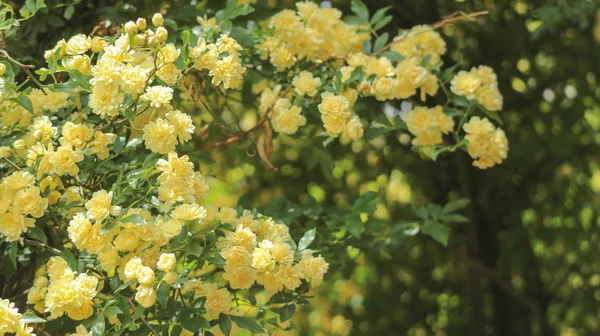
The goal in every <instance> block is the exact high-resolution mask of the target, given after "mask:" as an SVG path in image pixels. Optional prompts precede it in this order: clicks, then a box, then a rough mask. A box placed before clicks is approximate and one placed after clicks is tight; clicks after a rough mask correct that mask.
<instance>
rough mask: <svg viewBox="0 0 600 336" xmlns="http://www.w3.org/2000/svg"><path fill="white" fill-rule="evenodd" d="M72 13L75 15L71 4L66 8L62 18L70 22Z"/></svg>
mask: <svg viewBox="0 0 600 336" xmlns="http://www.w3.org/2000/svg"><path fill="white" fill-rule="evenodd" d="M74 13H75V6H73V5H72V4H71V5H69V6H68V7H67V9H65V13H64V14H63V17H64V18H65V19H67V20H71V18H72V17H73V14H74Z"/></svg>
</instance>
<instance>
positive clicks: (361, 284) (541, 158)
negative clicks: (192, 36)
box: [7, 0, 600, 336]
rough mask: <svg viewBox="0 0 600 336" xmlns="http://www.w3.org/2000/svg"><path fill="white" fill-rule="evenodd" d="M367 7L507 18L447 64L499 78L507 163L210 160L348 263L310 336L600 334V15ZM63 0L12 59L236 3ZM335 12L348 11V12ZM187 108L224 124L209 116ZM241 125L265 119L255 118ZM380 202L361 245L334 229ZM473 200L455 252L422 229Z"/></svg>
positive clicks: (578, 4) (391, 157)
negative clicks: (421, 223) (427, 219)
mask: <svg viewBox="0 0 600 336" xmlns="http://www.w3.org/2000/svg"><path fill="white" fill-rule="evenodd" d="M9 2H10V1H9ZM17 2H18V1H15V6H16V8H19V7H20V4H18V3H17ZM365 2H366V3H367V5H368V7H369V8H370V11H371V13H374V12H375V11H376V10H377V9H379V8H382V7H385V6H392V7H391V10H390V14H391V15H393V17H394V19H393V20H392V21H391V23H390V24H389V25H388V26H387V29H388V30H389V32H390V33H391V34H392V35H395V34H396V33H397V31H398V29H405V28H410V27H412V26H414V25H417V24H430V23H434V22H436V21H439V20H440V19H442V18H443V17H444V16H447V15H449V14H451V13H453V12H455V11H464V12H475V11H482V10H488V11H489V12H490V14H489V15H487V16H486V17H484V18H483V19H481V20H480V21H479V22H463V23H458V24H455V25H450V26H446V27H445V28H444V29H443V36H444V37H445V38H446V41H447V43H448V50H450V51H451V52H450V53H449V54H447V55H446V57H447V61H448V63H453V62H458V63H459V64H460V67H461V68H463V69H465V70H468V69H469V68H470V67H472V66H476V65H479V64H486V65H489V66H491V67H492V68H494V69H495V70H496V72H497V73H498V77H499V81H500V87H501V91H502V92H503V94H504V100H505V108H504V111H503V112H501V116H502V118H503V120H504V126H503V127H504V128H505V130H506V132H507V136H508V139H509V143H510V151H509V157H508V159H507V160H506V161H505V162H504V163H503V164H502V165H500V166H498V167H494V168H493V169H489V170H486V171H480V170H478V169H477V168H474V167H472V166H471V165H470V159H469V157H468V155H467V154H466V153H454V154H451V155H444V156H441V157H440V158H439V159H438V161H436V162H431V161H427V160H422V159H421V158H419V157H418V154H417V153H415V152H412V151H411V150H410V144H409V143H410V137H409V135H408V134H401V133H389V134H387V135H386V136H384V137H380V138H378V139H375V140H373V141H364V142H356V143H354V144H352V145H343V144H340V143H337V142H335V143H332V144H330V145H329V146H328V147H327V148H323V145H322V144H321V143H322V142H323V140H324V139H322V138H316V139H315V138H311V137H308V136H306V137H295V138H291V137H286V136H279V137H278V139H277V141H276V143H275V145H276V148H275V151H274V156H273V157H272V162H273V164H274V165H275V166H276V167H277V170H276V171H272V170H269V169H268V168H267V167H266V166H265V164H264V163H263V161H262V160H260V158H259V157H258V155H257V153H256V150H254V148H255V147H254V146H252V145H253V144H252V143H250V141H251V140H248V141H247V142H246V143H245V146H231V147H228V148H225V149H216V150H212V151H210V152H204V153H201V154H199V155H197V156H195V159H196V160H197V161H196V162H198V163H199V164H200V165H201V168H202V170H203V172H204V173H205V174H207V175H210V176H213V177H214V178H213V179H212V192H211V197H210V199H209V200H208V202H212V203H216V204H218V205H230V206H231V205H237V204H242V205H245V206H250V207H259V208H260V209H261V210H262V211H263V212H264V213H265V214H268V215H272V216H274V217H277V218H279V219H281V220H283V221H285V222H286V223H288V224H290V228H291V231H292V233H295V234H297V235H298V234H300V232H304V231H305V230H306V229H307V228H311V227H317V232H318V236H317V243H321V244H322V246H324V248H323V251H322V253H323V254H325V255H326V258H327V259H328V260H329V261H330V262H331V264H332V265H331V268H330V273H328V280H327V281H326V283H327V285H326V286H325V288H324V290H323V292H322V293H321V294H319V295H318V296H317V298H315V299H314V302H313V303H314V305H315V306H314V307H313V306H311V308H313V310H312V311H311V312H309V313H307V314H306V315H304V317H299V318H298V320H297V321H296V320H295V321H294V322H295V323H296V324H297V325H299V326H301V327H302V328H303V330H304V331H305V332H306V333H307V334H321V335H323V334H325V335H330V334H333V335H348V334H354V335H415V336H416V335H419V336H421V335H440V336H441V335H519V336H520V335H597V334H600V305H599V304H598V303H599V302H600V259H599V258H598V255H600V235H599V233H600V230H599V226H600V221H599V220H598V219H599V215H600V214H599V211H598V205H599V203H600V197H599V195H598V193H600V162H599V159H600V146H599V145H598V144H599V143H600V133H599V132H598V131H599V129H600V104H599V98H600V89H598V88H597V81H598V78H597V76H598V75H600V62H598V59H599V56H600V45H599V44H598V42H597V41H598V40H600V26H597V25H598V23H597V15H596V13H597V9H598V7H599V4H598V3H597V2H596V1H595V0H502V1H498V0H463V1H457V0H368V1H365ZM47 3H48V6H47V8H44V9H42V10H41V11H40V13H39V14H38V16H37V17H36V19H34V20H30V21H27V22H24V23H23V24H22V29H21V31H20V33H19V34H18V35H16V36H13V37H12V41H10V43H9V45H8V47H7V49H8V50H9V52H10V53H11V54H12V55H13V56H15V57H16V58H17V59H19V60H21V61H23V62H26V63H32V64H36V65H38V66H43V64H41V60H42V59H43V58H42V57H41V56H42V55H43V51H44V50H46V49H50V48H52V47H53V46H54V44H55V43H56V41H57V40H59V39H61V38H69V37H70V36H72V35H73V34H75V33H78V32H85V33H91V32H92V31H96V32H99V31H102V30H103V29H104V28H108V29H110V27H111V26H115V25H119V24H121V23H124V22H126V21H127V20H130V19H135V18H137V17H138V16H146V17H148V16H150V15H151V14H152V13H154V12H156V11H157V10H158V9H161V11H162V12H163V13H166V17H167V18H168V19H169V20H168V21H167V25H170V26H179V27H183V26H189V27H193V26H195V25H197V22H196V17H197V16H203V15H207V16H209V17H210V16H211V15H214V12H215V10H217V9H219V8H220V7H221V1H219V0H204V1H199V0H198V1H194V0H192V1H190V0H172V1H157V0H126V1H122V0H52V1H47ZM328 3H331V2H328ZM332 5H333V6H334V7H337V8H340V9H342V10H344V11H345V12H348V11H349V4H348V2H347V1H342V0H339V1H333V4H332ZM289 6H293V1H276V0H269V1H263V0H258V3H257V7H258V8H260V9H259V10H257V11H256V12H255V13H253V14H252V15H250V16H249V19H252V20H256V21H258V20H261V19H262V18H266V17H268V16H269V15H270V14H272V13H274V12H275V11H276V10H278V9H280V8H282V7H289ZM450 60H451V61H452V62H450ZM365 104H367V105H366V107H365V108H366V109H368V110H370V111H372V113H373V114H376V115H377V114H384V113H385V114H387V115H389V116H393V115H394V114H397V113H399V111H400V110H401V109H402V105H401V102H399V101H398V102H394V104H387V105H381V104H380V103H378V102H376V101H374V100H373V101H367V102H366V103H365ZM187 112H188V113H191V114H194V115H196V117H197V118H198V120H200V119H202V120H204V121H205V122H209V121H210V116H209V115H205V113H203V112H201V111H200V110H198V109H197V108H195V107H190V108H189V109H188V111H187ZM223 113H226V111H224V112H223ZM241 118H242V121H243V120H247V121H248V122H251V121H252V119H253V118H256V115H255V114H253V113H249V114H248V115H244V116H241ZM367 191H373V192H376V193H377V195H378V201H379V202H378V205H377V209H376V211H375V216H374V218H370V219H369V220H368V221H367V222H366V223H365V224H364V232H363V234H362V235H360V238H358V237H352V238H350V239H346V240H340V238H339V237H342V236H343V235H337V234H336V232H335V231H334V232H330V231H328V230H327V229H326V228H327V227H335V223H336V221H340V220H344V218H345V217H344V216H346V214H336V213H331V212H328V207H331V206H333V205H335V206H337V207H342V208H348V209H350V208H351V207H352V204H353V203H354V200H355V199H356V198H358V197H359V196H360V195H363V194H365V193H366V192H367ZM459 198H469V199H470V200H471V203H470V205H469V206H468V207H467V209H466V210H465V212H464V214H465V216H467V217H468V219H469V222H468V223H467V224H454V225H452V227H451V231H450V232H451V233H450V238H449V243H448V246H447V247H444V246H442V245H441V244H439V243H437V242H435V241H434V240H432V239H431V238H430V237H429V236H424V235H420V234H417V232H415V230H411V229H410V228H411V223H412V222H414V221H416V219H417V216H416V215H417V213H418V211H417V213H416V212H415V210H416V209H418V207H419V206H421V205H426V204H429V203H437V204H445V203H448V202H450V201H453V200H456V199H459ZM434 210H435V209H434ZM414 234H416V235H415V236H412V235H414ZM296 238H298V237H296ZM325 242H326V243H327V244H324V243H325Z"/></svg>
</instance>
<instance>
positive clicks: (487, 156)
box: [463, 117, 508, 169]
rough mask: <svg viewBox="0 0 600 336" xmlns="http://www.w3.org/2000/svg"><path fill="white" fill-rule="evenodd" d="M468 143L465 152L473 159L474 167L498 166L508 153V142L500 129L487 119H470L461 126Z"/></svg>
mask: <svg viewBox="0 0 600 336" xmlns="http://www.w3.org/2000/svg"><path fill="white" fill-rule="evenodd" d="M463 129H464V130H465V132H466V133H467V135H466V136H465V139H467V141H469V143H468V144H467V150H468V152H469V155H470V156H471V157H472V158H473V159H475V161H473V165H474V166H475V167H478V168H481V169H486V168H490V167H492V166H494V165H496V164H500V163H501V162H502V161H503V160H504V159H506V155H507V153H508V140H507V139H506V134H504V131H503V130H502V129H501V128H496V127H494V125H493V124H492V123H491V122H490V121H489V120H488V119H487V118H483V119H481V118H479V117H472V118H471V120H469V122H468V123H466V124H464V125H463Z"/></svg>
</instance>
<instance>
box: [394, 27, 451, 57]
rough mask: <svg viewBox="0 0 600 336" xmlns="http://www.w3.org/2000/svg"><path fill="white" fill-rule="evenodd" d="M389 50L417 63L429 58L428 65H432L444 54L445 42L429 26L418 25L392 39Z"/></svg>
mask: <svg viewBox="0 0 600 336" xmlns="http://www.w3.org/2000/svg"><path fill="white" fill-rule="evenodd" d="M390 50H392V51H393V52H396V53H398V54H400V55H402V56H404V58H416V59H418V60H419V62H420V61H421V60H422V59H423V58H425V57H427V56H429V57H431V59H430V63H428V64H431V65H434V64H435V63H437V62H438V61H439V60H440V57H441V56H442V55H444V54H445V53H446V42H445V41H444V39H442V37H441V36H440V34H439V33H438V32H436V31H435V30H433V28H431V27H430V26H427V25H419V26H414V27H413V28H412V29H411V30H410V31H408V32H405V33H404V34H402V35H399V36H397V37H396V38H394V43H392V45H391V46H390Z"/></svg>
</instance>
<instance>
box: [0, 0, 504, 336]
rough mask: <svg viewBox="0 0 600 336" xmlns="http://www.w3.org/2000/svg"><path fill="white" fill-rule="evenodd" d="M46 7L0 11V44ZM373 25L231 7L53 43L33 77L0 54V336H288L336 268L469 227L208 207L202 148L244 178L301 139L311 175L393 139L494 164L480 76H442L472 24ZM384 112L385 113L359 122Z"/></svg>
mask: <svg viewBox="0 0 600 336" xmlns="http://www.w3.org/2000/svg"><path fill="white" fill-rule="evenodd" d="M44 7H45V4H44V1H39V0H38V1H27V2H26V4H25V6H24V7H23V9H21V11H20V13H19V14H17V13H13V12H12V8H11V7H10V6H8V5H6V4H3V7H2V13H3V14H4V16H3V17H1V19H3V21H2V23H1V24H0V30H1V31H2V32H3V34H4V35H3V36H4V39H3V42H4V43H5V44H6V43H7V41H9V38H10V37H11V35H13V34H19V31H18V22H20V21H22V20H25V19H29V20H36V18H35V17H33V18H32V16H33V15H34V14H35V13H36V12H37V11H39V10H42V9H43V8H44ZM388 10H389V8H384V9H380V10H377V11H376V12H374V13H373V15H370V13H369V10H368V9H367V7H366V6H365V5H364V4H363V3H361V2H359V1H354V2H353V3H352V11H353V13H354V15H353V16H348V17H342V12H341V11H339V10H336V9H330V8H320V7H319V6H318V5H316V4H314V3H312V2H299V3H297V4H296V8H295V9H285V10H282V11H279V12H277V13H275V14H274V15H272V16H270V17H264V18H261V19H260V20H256V21H255V20H252V19H247V18H246V15H249V14H253V12H254V8H253V7H252V6H251V5H249V4H242V3H241V2H239V1H235V0H233V1H228V2H227V4H226V6H225V8H224V9H219V10H218V11H216V12H214V16H212V15H211V16H209V15H203V16H201V15H198V16H199V18H198V25H196V26H193V27H191V26H187V25H183V24H182V25H181V26H179V25H178V24H177V22H176V21H173V20H169V16H168V13H169V11H167V14H166V15H165V17H164V18H163V15H162V14H160V13H157V14H154V16H153V17H152V18H151V19H150V18H148V20H147V21H146V19H144V18H139V19H137V21H136V22H134V21H128V22H125V23H124V24H122V25H121V27H119V28H120V29H111V30H110V31H108V30H107V31H105V32H103V33H102V34H100V35H97V36H88V35H85V34H77V35H74V36H73V37H70V38H68V39H65V40H61V41H59V42H58V43H57V44H56V46H55V47H54V48H53V49H51V50H48V51H46V53H45V54H44V58H45V60H46V65H45V67H43V68H41V69H38V70H37V71H35V73H32V71H31V67H30V66H29V65H26V64H23V63H21V62H20V61H19V60H15V59H14V58H12V57H10V55H9V53H8V52H7V50H10V45H7V46H6V47H5V49H3V51H2V53H3V56H4V63H2V67H1V68H0V71H2V72H3V74H2V76H3V77H2V78H3V81H4V83H3V92H2V107H1V108H2V110H1V124H2V130H1V133H0V141H1V144H2V147H0V156H1V157H2V162H1V165H0V168H1V169H2V174H3V177H2V182H1V183H0V234H1V235H2V238H3V240H4V241H5V242H4V243H3V244H2V249H3V253H4V254H3V255H4V257H3V259H2V269H4V270H6V271H7V274H6V275H5V277H4V287H3V292H2V298H3V300H2V301H1V302H0V328H2V329H0V334H1V333H17V334H19V335H27V334H31V333H32V332H33V333H46V334H48V333H49V334H52V335H54V334H69V333H72V332H76V334H75V335H85V334H88V333H91V334H93V335H102V334H106V335H118V334H123V333H125V334H140V335H142V334H144V335H147V334H157V335H162V334H173V335H179V334H186V333H187V334H189V333H196V332H202V333H203V334H205V335H206V334H209V330H210V331H211V332H212V333H214V334H219V333H224V334H237V333H238V330H239V329H244V330H246V331H245V332H248V331H249V332H253V333H263V332H266V333H269V334H281V333H284V334H285V333H287V332H291V331H294V330H297V329H298V328H297V326H295V325H294V324H292V323H290V321H289V320H290V318H291V317H292V316H293V315H294V313H295V311H296V309H297V308H296V306H297V305H305V304H309V303H310V299H311V297H312V296H313V295H314V294H315V293H318V292H317V291H315V290H312V288H314V287H318V286H319V285H321V284H322V283H323V281H327V274H328V273H327V272H328V271H331V270H332V269H333V270H336V271H338V270H340V269H342V268H341V265H342V264H344V263H345V262H346V261H345V259H353V258H352V254H354V253H355V252H352V250H356V251H367V250H369V249H377V248H378V247H383V246H377V243H378V242H381V243H384V245H385V246H393V245H394V244H397V243H398V241H401V240H402V238H398V239H393V241H390V237H396V236H402V237H410V236H413V235H415V234H417V233H418V232H420V231H421V232H423V233H424V234H427V235H430V236H431V237H432V238H434V239H435V240H437V241H439V242H441V243H443V244H444V245H445V244H447V242H448V237H449V228H448V227H447V226H446V224H448V223H463V222H466V220H467V219H466V218H465V217H464V216H462V215H460V214H458V213H457V212H458V211H460V210H461V209H463V208H464V207H465V206H466V205H467V201H466V200H463V199H456V198H455V200H454V201H453V202H450V203H448V204H446V205H445V206H440V205H436V204H428V205H424V206H421V207H417V208H416V213H415V214H416V217H417V218H418V219H417V220H414V221H410V222H402V223H398V224H397V225H395V226H393V228H391V229H390V228H389V227H388V228H387V229H386V231H390V230H391V232H390V237H385V236H379V237H376V236H377V235H373V233H372V232H370V233H369V231H370V230H371V228H368V229H366V228H364V227H363V226H365V223H367V224H371V220H373V219H374V218H375V217H377V214H376V210H377V207H376V202H375V201H376V198H377V193H375V192H372V191H368V190H364V191H363V192H362V193H361V195H358V197H356V200H353V201H352V202H348V200H347V198H348V195H346V196H344V197H342V198H344V202H340V204H339V205H338V206H336V207H323V206H320V205H319V204H317V202H316V201H315V199H314V197H311V198H308V197H307V198H306V199H305V201H304V202H303V204H302V205H299V204H295V203H294V202H293V201H291V200H285V199H276V200H273V201H272V202H271V203H270V205H269V206H268V207H263V208H262V209H259V210H257V209H252V208H253V206H252V204H250V203H249V202H246V201H244V200H243V199H240V202H239V203H238V205H237V207H229V206H220V207H219V206H216V205H214V204H211V202H210V201H208V200H207V197H208V192H209V182H208V181H207V179H208V178H209V177H208V171H209V170H202V169H200V168H202V165H203V164H210V161H208V159H207V157H205V154H206V153H208V152H209V151H210V150H212V149H217V148H223V150H224V151H231V152H232V153H238V152H235V151H236V150H239V149H235V147H236V146H237V147H240V148H241V149H242V153H243V151H245V152H246V154H248V155H249V156H251V157H252V156H255V154H256V156H257V157H258V158H259V160H260V161H259V160H255V161H254V162H253V163H254V164H255V165H256V167H252V169H261V170H265V171H266V170H276V169H277V167H276V166H275V165H274V164H273V162H272V157H273V156H275V155H277V152H278V151H279V152H282V153H283V152H285V151H286V150H287V149H288V148H292V149H293V148H294V146H295V145H294V144H293V140H294V139H295V138H301V139H311V140H312V139H318V140H317V141H315V142H313V143H311V144H310V145H309V146H305V147H304V148H303V149H302V150H304V151H309V153H312V154H311V155H308V156H306V157H304V156H301V157H300V158H299V159H300V160H304V161H306V162H307V164H309V165H313V166H319V167H320V168H321V169H322V171H323V173H324V174H326V175H327V174H332V173H331V172H330V167H329V168H328V166H331V162H329V161H330V160H331V159H330V158H329V156H327V155H326V154H325V153H327V151H329V150H330V149H331V148H332V147H333V146H334V145H339V144H341V145H349V146H351V148H352V150H353V151H356V152H360V151H361V148H362V146H365V145H366V144H367V143H373V144H375V145H374V146H375V148H377V147H379V148H381V147H382V146H378V145H377V144H378V143H381V142H382V141H384V138H385V136H386V135H390V134H394V135H398V137H399V139H400V142H402V143H404V144H408V143H412V149H413V150H414V151H415V152H417V153H418V154H419V155H420V157H421V158H422V159H424V160H434V161H435V160H437V159H438V156H440V155H456V153H454V154H452V152H456V151H465V152H467V153H468V155H469V156H470V157H471V158H472V165H473V166H476V167H478V168H480V169H487V168H490V167H492V166H495V165H497V164H500V163H501V162H502V161H503V160H504V159H506V157H507V151H508V142H507V139H506V136H505V133H504V131H503V130H502V129H501V128H499V127H497V126H496V125H494V123H496V124H500V123H501V118H500V114H499V113H498V111H500V110H501V109H502V106H503V98H502V95H501V94H500V91H499V89H498V80H497V77H496V74H495V73H494V70H493V69H492V68H490V67H487V66H478V67H474V68H472V69H471V70H470V71H463V70H460V69H458V67H457V66H447V65H445V64H444V62H443V61H442V57H443V56H444V55H445V54H446V52H447V46H446V42H445V41H444V40H443V39H442V37H441V35H440V34H439V33H438V32H437V29H440V28H442V27H444V26H445V25H448V24H452V23H453V22H456V21H459V20H468V19H471V20H472V19H473V18H475V17H477V16H479V15H481V14H485V13H473V14H464V13H458V14H455V15H452V16H449V17H448V18H446V19H444V20H441V21H439V22H437V23H434V24H432V25H431V26H424V25H419V26H415V27H413V28H412V29H409V30H406V31H401V32H399V33H398V35H397V36H392V37H390V34H389V33H388V32H382V29H385V27H386V25H387V24H388V23H389V22H390V20H391V16H389V15H388V14H387V11H388ZM206 13H213V12H208V11H207V12H206ZM198 14H203V13H201V12H200V13H198ZM65 15H66V13H65ZM13 36H14V35H13ZM400 100H402V101H403V102H402V107H403V109H402V110H400V109H398V108H397V107H400V104H397V105H395V106H396V107H394V105H392V104H388V105H387V108H388V110H391V112H390V113H388V114H383V113H381V112H379V111H376V110H374V109H373V108H371V106H372V105H373V104H376V103H377V102H383V101H386V102H387V101H400ZM198 111H202V114H200V113H198ZM493 122H494V123H493ZM338 142H339V144H338ZM334 143H335V144H334ZM249 144H252V146H250V145H249ZM446 152H449V153H446ZM296 157H298V156H297V154H296ZM207 161H208V162H207ZM215 164H219V163H218V162H217V163H215ZM292 169H293V168H292ZM309 182H310V181H309ZM281 183H282V184H284V185H285V182H284V181H281ZM350 197H351V196H350ZM259 205H260V204H259ZM263 213H265V214H267V215H263ZM300 217H302V218H303V221H302V222H301V221H300V220H299V218H300ZM306 219H308V220H306ZM374 222H375V221H373V223H374ZM373 232H374V231H373ZM365 235H366V236H367V237H371V236H374V237H375V238H374V240H369V238H365ZM317 237H318V239H316V238H317ZM315 240H316V242H313V241H315ZM381 253H386V252H385V249H382V252H381ZM329 257H333V259H335V258H338V257H341V259H339V260H333V261H332V260H331V259H330V258H329ZM330 264H331V265H330ZM338 266H339V267H340V268H339V269H335V268H334V267H338ZM324 279H325V280H324ZM15 302H16V303H17V304H18V305H19V308H21V309H20V310H19V311H20V312H21V313H23V314H20V313H19V312H18V311H17V309H16V308H14V303H15ZM25 307H26V308H25ZM345 323H346V322H345V321H344V320H343V319H342V320H341V321H338V322H337V324H338V325H342V326H344V325H345ZM34 328H35V330H34ZM340 328H342V327H340ZM342 329H343V328H342Z"/></svg>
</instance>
